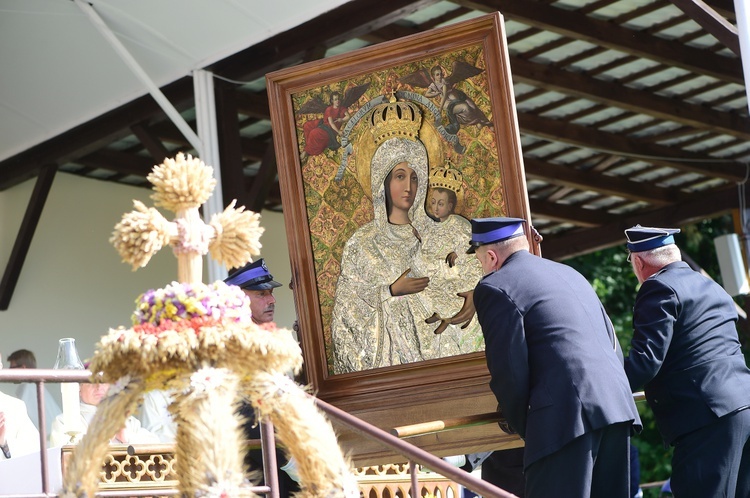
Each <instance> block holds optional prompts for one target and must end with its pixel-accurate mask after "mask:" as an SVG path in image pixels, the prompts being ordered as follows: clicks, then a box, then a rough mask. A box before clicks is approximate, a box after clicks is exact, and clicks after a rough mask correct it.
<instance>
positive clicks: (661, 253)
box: [637, 244, 682, 268]
mask: <svg viewBox="0 0 750 498" xmlns="http://www.w3.org/2000/svg"><path fill="white" fill-rule="evenodd" d="M637 254H638V256H639V257H640V258H643V259H644V260H645V261H646V263H647V264H649V265H651V266H654V267H657V268H661V267H662V266H666V265H668V264H670V263H674V262H675V261H680V260H682V253H680V248H679V247H677V246H676V245H675V244H669V245H666V246H661V247H657V248H656V249H650V250H648V251H642V252H639V253H637Z"/></svg>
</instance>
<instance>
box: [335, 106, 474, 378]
mask: <svg viewBox="0 0 750 498" xmlns="http://www.w3.org/2000/svg"><path fill="white" fill-rule="evenodd" d="M399 104H400V105H409V106H410V107H411V108H412V109H411V110H409V111H406V112H405V113H404V114H408V113H409V112H411V113H415V114H416V113H419V110H418V109H417V108H416V106H415V105H413V104H401V103H399ZM389 105H390V106H394V105H397V104H394V103H391V104H384V106H389ZM379 107H382V106H379ZM378 112H380V113H381V114H380V115H381V117H383V116H387V110H386V111H384V110H383V109H382V108H381V109H378V108H376V109H375V110H374V114H377V113H378ZM399 114H400V115H401V112H400V111H399ZM420 122H421V114H420V117H419V121H417V122H416V124H415V126H416V128H415V130H413V134H412V135H411V136H410V137H409V138H402V137H396V138H388V139H386V140H384V141H382V143H381V144H380V145H379V146H378V147H377V149H376V151H375V153H374V155H373V157H372V160H371V163H370V164H371V166H370V168H371V170H370V176H371V186H372V203H373V211H374V212H373V215H374V219H373V220H372V221H370V222H369V223H366V224H364V225H362V226H361V227H360V228H359V229H358V230H357V231H355V232H354V234H353V235H352V236H351V238H350V239H349V240H348V241H347V243H346V246H345V248H344V252H343V256H342V261H341V274H340V276H339V280H338V284H337V287H336V296H335V303H334V308H333V316H332V323H331V333H332V343H333V357H334V373H346V372H354V371H360V370H365V369H370V368H377V367H384V366H389V365H399V364H404V363H412V362H416V361H422V360H428V359H433V358H440V357H444V356H452V355H456V354H461V353H466V352H472V351H476V350H478V349H481V347H482V344H481V341H477V340H476V337H470V336H472V334H474V335H476V334H477V333H479V332H478V328H477V327H470V328H468V329H462V328H461V327H460V326H457V325H452V324H448V323H447V321H446V320H443V321H441V323H440V324H437V325H436V320H435V317H436V316H437V317H438V320H440V318H441V317H442V318H446V319H447V318H451V317H454V316H457V317H460V318H463V320H462V321H461V322H460V324H464V322H466V323H468V322H469V321H471V322H472V323H473V324H474V325H475V324H476V320H473V316H474V309H473V302H472V296H471V290H472V289H473V288H474V286H475V285H476V283H477V281H478V278H479V277H476V278H475V276H476V272H474V270H473V269H472V270H471V271H469V272H468V278H467V282H466V286H465V290H466V291H467V293H466V295H464V296H455V297H454V298H453V300H454V301H455V302H457V303H458V304H457V307H456V309H460V310H461V312H463V313H461V312H459V313H458V314H457V313H456V311H455V310H453V311H452V312H450V314H448V313H447V312H446V310H445V308H444V307H441V305H440V303H436V302H433V301H432V299H431V298H430V293H429V292H425V290H426V289H427V288H428V286H439V285H441V282H440V281H439V278H437V279H436V278H431V275H429V274H428V268H429V265H428V264H427V261H426V260H425V258H426V257H428V256H427V255H428V254H431V253H430V252H428V251H425V250H424V247H423V242H424V241H425V240H428V239H429V238H430V235H431V233H432V232H433V231H435V229H436V227H437V223H436V222H435V221H433V220H432V219H431V218H430V217H429V216H428V215H427V213H426V212H425V197H426V192H427V186H428V156H427V150H426V149H425V146H424V145H423V144H422V143H421V142H420V141H418V140H416V130H418V129H419V124H420ZM402 124H403V123H402ZM383 126H386V125H383ZM381 131H382V130H381ZM374 133H375V135H376V143H377V142H378V132H377V131H374ZM383 135H384V136H386V137H387V136H392V134H390V135H389V134H387V133H384V134H383ZM464 242H465V241H464ZM442 258H445V255H443V256H442ZM444 264H447V263H445V262H444ZM480 276H481V275H480ZM441 311H442V312H441ZM467 314H468V318H464V317H465V316H466V315H467ZM428 322H429V323H428ZM443 323H444V324H443ZM441 325H442V326H441ZM475 329H476V330H475ZM436 331H437V332H438V333H436ZM479 334H481V333H479Z"/></svg>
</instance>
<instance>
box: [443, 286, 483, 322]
mask: <svg viewBox="0 0 750 498" xmlns="http://www.w3.org/2000/svg"><path fill="white" fill-rule="evenodd" d="M458 296H459V297H462V298H464V305H463V306H461V309H460V310H458V313H456V314H455V315H453V316H452V317H451V318H450V319H449V320H448V322H449V323H450V324H451V325H459V324H462V325H461V328H462V329H465V328H466V327H468V326H469V323H471V319H472V318H474V314H475V313H476V312H477V309H476V308H475V307H474V290H470V291H466V292H459V293H458Z"/></svg>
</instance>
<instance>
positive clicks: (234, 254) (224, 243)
mask: <svg viewBox="0 0 750 498" xmlns="http://www.w3.org/2000/svg"><path fill="white" fill-rule="evenodd" d="M236 203H237V200H233V201H232V202H231V204H229V206H227V208H226V209H225V210H224V211H223V212H222V213H217V214H214V215H213V216H212V217H211V223H210V225H211V227H213V229H214V230H215V232H216V235H215V237H214V239H213V240H212V241H211V245H210V246H209V249H210V251H211V257H212V258H214V259H215V260H216V261H218V262H219V263H220V264H223V265H224V266H226V267H227V268H237V267H240V266H242V265H244V264H245V263H246V262H247V261H250V260H252V257H253V256H258V255H259V254H260V248H261V244H260V236H261V235H263V232H264V230H265V229H264V228H263V227H261V226H260V214H258V213H254V212H253V211H245V206H240V207H239V208H237V209H234V205H235V204H236Z"/></svg>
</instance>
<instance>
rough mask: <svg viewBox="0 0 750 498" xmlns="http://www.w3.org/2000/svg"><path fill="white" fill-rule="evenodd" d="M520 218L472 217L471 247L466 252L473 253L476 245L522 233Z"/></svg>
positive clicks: (510, 237)
mask: <svg viewBox="0 0 750 498" xmlns="http://www.w3.org/2000/svg"><path fill="white" fill-rule="evenodd" d="M524 223H526V220H524V219H522V218H474V219H473V220H471V241H470V242H469V244H471V247H469V250H468V251H466V254H473V253H474V252H475V251H476V250H477V247H479V246H483V245H485V244H492V243H493V242H500V241H501V240H506V239H512V238H513V237H519V236H521V235H524V231H523V224H524Z"/></svg>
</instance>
